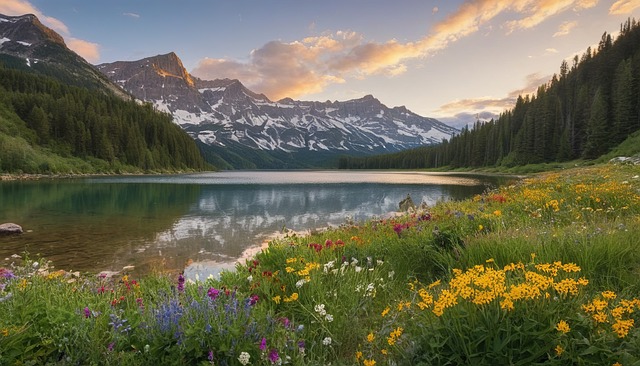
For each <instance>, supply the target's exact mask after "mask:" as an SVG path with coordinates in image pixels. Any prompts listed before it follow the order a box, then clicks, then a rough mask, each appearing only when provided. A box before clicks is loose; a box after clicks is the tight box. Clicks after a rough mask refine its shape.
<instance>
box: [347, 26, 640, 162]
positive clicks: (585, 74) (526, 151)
mask: <svg viewBox="0 0 640 366" xmlns="http://www.w3.org/2000/svg"><path fill="white" fill-rule="evenodd" d="M639 88H640V24H639V23H637V22H636V21H635V20H631V19H630V20H628V21H627V22H626V23H625V24H622V25H621V27H620V34H619V36H618V37H617V38H616V39H615V41H614V40H613V37H612V36H611V35H610V34H607V33H606V32H605V33H604V34H603V35H602V38H601V40H600V42H599V44H598V46H597V48H596V49H592V48H591V47H589V48H587V50H586V52H585V53H584V54H583V55H582V56H581V57H578V56H577V55H576V56H575V57H574V58H573V60H572V64H571V65H569V63H567V62H566V61H563V62H562V64H561V66H560V72H559V74H557V75H554V76H553V78H552V79H551V80H550V81H549V83H547V84H546V85H541V86H540V87H539V88H538V90H537V92H536V94H535V95H534V96H528V95H527V96H524V97H523V96H520V97H518V99H517V102H516V104H515V107H514V108H513V109H511V110H508V111H505V112H503V113H502V114H501V115H500V116H499V117H498V118H497V119H495V120H491V121H487V122H484V123H481V122H477V123H476V124H475V126H474V127H473V128H471V129H464V130H463V131H462V132H461V133H460V134H458V135H456V136H455V137H453V138H451V139H450V140H449V141H445V142H443V143H442V144H438V145H435V146H426V147H421V148H417V149H412V150H407V151H404V152H400V153H396V154H388V155H380V156H374V157H364V158H353V157H342V158H341V159H340V161H339V167H340V168H343V169H345V168H349V169H355V168H367V169H384V168H400V169H407V168H436V167H442V166H448V167H451V168H458V167H483V166H496V165H503V166H516V165H525V164H533V163H545V162H561V161H568V160H573V159H579V158H584V159H594V158H597V157H599V156H601V155H603V154H606V153H607V152H608V151H609V150H610V149H611V148H612V147H614V146H616V145H617V144H619V143H620V142H622V141H624V140H625V139H626V138H627V137H628V136H629V135H630V134H631V133H633V132H634V131H636V130H638V129H640V118H639V117H640V116H639V111H640V92H639Z"/></svg>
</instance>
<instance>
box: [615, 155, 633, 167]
mask: <svg viewBox="0 0 640 366" xmlns="http://www.w3.org/2000/svg"><path fill="white" fill-rule="evenodd" d="M609 163H610V164H630V165H640V155H634V156H618V157H615V158H613V159H611V160H609Z"/></svg>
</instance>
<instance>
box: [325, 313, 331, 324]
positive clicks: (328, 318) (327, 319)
mask: <svg viewBox="0 0 640 366" xmlns="http://www.w3.org/2000/svg"><path fill="white" fill-rule="evenodd" d="M324 320H326V321H328V322H329V323H331V322H332V321H333V315H331V314H327V315H325V317H324Z"/></svg>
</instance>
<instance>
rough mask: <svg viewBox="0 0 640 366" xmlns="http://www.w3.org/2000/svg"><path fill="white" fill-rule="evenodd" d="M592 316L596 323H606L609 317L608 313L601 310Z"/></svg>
mask: <svg viewBox="0 0 640 366" xmlns="http://www.w3.org/2000/svg"><path fill="white" fill-rule="evenodd" d="M592 318H593V320H594V321H595V322H596V323H606V322H607V318H608V317H607V314H605V313H603V312H600V311H599V312H597V313H595V314H593V315H592Z"/></svg>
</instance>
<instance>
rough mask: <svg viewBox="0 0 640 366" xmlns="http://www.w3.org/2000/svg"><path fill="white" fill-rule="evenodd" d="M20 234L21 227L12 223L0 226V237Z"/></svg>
mask: <svg viewBox="0 0 640 366" xmlns="http://www.w3.org/2000/svg"><path fill="white" fill-rule="evenodd" d="M14 234H22V227H21V226H20V225H17V224H13V223H10V222H9V223H6V224H0V235H14Z"/></svg>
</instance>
